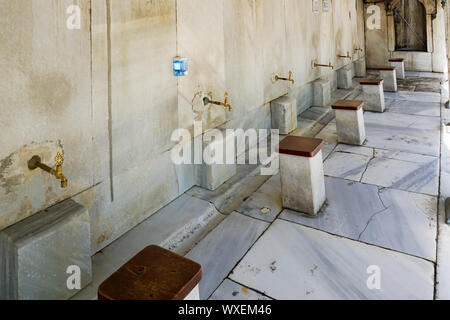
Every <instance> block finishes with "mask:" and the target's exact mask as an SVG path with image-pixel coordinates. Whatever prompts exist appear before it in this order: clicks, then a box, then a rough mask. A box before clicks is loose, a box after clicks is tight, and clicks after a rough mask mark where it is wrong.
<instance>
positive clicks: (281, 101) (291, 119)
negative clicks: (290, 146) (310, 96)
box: [270, 96, 298, 134]
mask: <svg viewBox="0 0 450 320" xmlns="http://www.w3.org/2000/svg"><path fill="white" fill-rule="evenodd" d="M270 108H271V112H272V129H279V130H280V134H289V133H291V132H292V131H294V130H296V129H297V125H298V124H297V100H296V99H295V98H291V97H289V96H283V97H281V98H278V99H276V100H274V101H272V102H271V103H270Z"/></svg>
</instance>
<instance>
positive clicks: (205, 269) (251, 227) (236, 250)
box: [186, 212, 269, 299]
mask: <svg viewBox="0 0 450 320" xmlns="http://www.w3.org/2000/svg"><path fill="white" fill-rule="evenodd" d="M268 226H269V224H268V223H266V222H263V221H261V220H257V219H253V218H250V217H247V216H245V215H242V214H240V213H237V212H233V213H232V214H230V215H229V216H228V217H227V218H226V219H225V220H224V221H222V223H221V224H219V225H218V226H217V227H216V229H214V230H213V231H212V232H211V233H209V234H208V235H207V236H206V237H205V238H204V239H203V240H202V241H200V243H199V244H197V245H196V246H195V247H194V248H193V249H192V250H191V251H190V252H189V253H188V254H187V255H186V257H187V258H189V259H191V260H193V261H195V262H197V263H199V264H200V265H201V266H202V273H203V277H202V280H201V281H200V298H201V299H208V298H209V297H210V295H211V294H212V293H213V292H214V291H215V290H216V289H217V287H218V286H219V285H220V283H221V282H222V281H223V280H224V279H225V278H226V277H227V275H228V274H229V273H230V271H231V270H232V269H233V267H234V266H235V265H236V263H237V262H238V261H239V260H240V259H241V258H242V257H243V256H244V255H245V253H246V252H247V251H248V250H249V249H250V247H251V246H252V245H253V244H254V243H255V241H256V240H257V239H258V237H259V236H260V235H261V234H262V233H263V232H264V230H266V228H267V227H268Z"/></svg>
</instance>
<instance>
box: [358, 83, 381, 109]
mask: <svg viewBox="0 0 450 320" xmlns="http://www.w3.org/2000/svg"><path fill="white" fill-rule="evenodd" d="M383 82H384V81H383V80H382V79H365V80H362V81H361V82H360V84H361V87H362V90H363V97H364V110H366V111H373V112H384V111H385V109H386V103H385V100H384V89H383Z"/></svg>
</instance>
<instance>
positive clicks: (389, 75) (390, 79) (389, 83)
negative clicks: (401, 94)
mask: <svg viewBox="0 0 450 320" xmlns="http://www.w3.org/2000/svg"><path fill="white" fill-rule="evenodd" d="M378 70H379V71H380V78H381V79H383V80H384V83H383V87H384V91H388V92H397V91H398V89H397V72H396V69H395V67H384V68H380V69H378Z"/></svg>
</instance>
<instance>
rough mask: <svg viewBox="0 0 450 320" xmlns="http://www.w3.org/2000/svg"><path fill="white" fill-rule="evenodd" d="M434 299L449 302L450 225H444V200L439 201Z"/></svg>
mask: <svg viewBox="0 0 450 320" xmlns="http://www.w3.org/2000/svg"><path fill="white" fill-rule="evenodd" d="M436 272H437V277H436V299H438V300H450V225H447V224H446V223H445V198H440V200H439V237H438V250H437V268H436Z"/></svg>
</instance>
